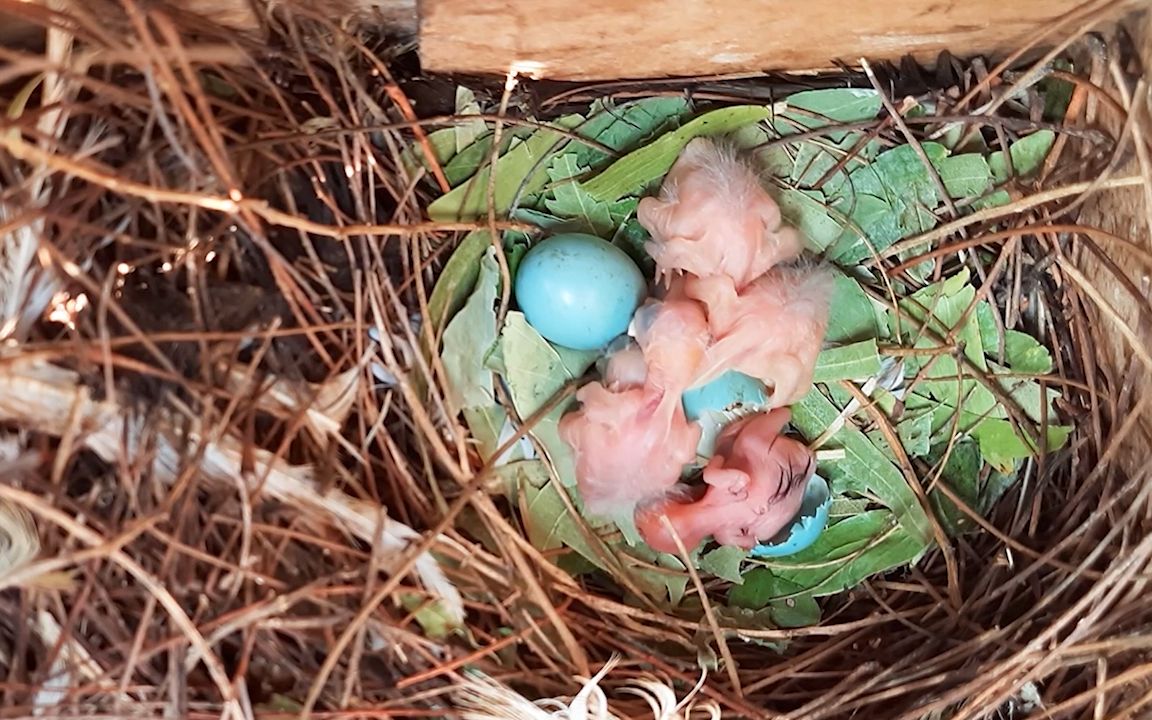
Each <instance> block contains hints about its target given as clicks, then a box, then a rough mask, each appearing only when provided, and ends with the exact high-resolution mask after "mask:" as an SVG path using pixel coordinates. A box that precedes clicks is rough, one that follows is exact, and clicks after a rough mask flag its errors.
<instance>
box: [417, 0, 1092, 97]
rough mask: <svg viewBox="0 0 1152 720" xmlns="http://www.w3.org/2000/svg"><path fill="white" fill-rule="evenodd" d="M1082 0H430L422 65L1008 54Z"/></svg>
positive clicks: (674, 64)
mask: <svg viewBox="0 0 1152 720" xmlns="http://www.w3.org/2000/svg"><path fill="white" fill-rule="evenodd" d="M1096 4H1100V3H1086V2H1084V0H885V1H883V2H867V3H853V2H850V1H846V0H806V1H805V2H794V1H793V0H745V1H744V2H735V1H733V0H729V1H728V2H723V1H722V0H423V1H422V2H421V8H420V9H421V40H420V42H421V50H420V52H421V60H422V63H423V67H424V68H425V69H426V70H429V71H433V72H457V73H468V74H471V73H475V74H489V73H492V74H504V73H506V72H507V71H508V68H509V66H510V64H511V63H512V62H513V61H529V62H535V63H540V64H541V65H542V66H543V71H542V76H544V77H549V78H553V79H557V80H593V79H621V78H654V77H667V76H691V75H701V74H716V73H736V72H755V71H761V70H780V69H792V70H803V69H824V68H829V67H832V64H833V61H835V60H843V61H846V62H849V63H855V61H856V60H857V59H858V58H859V57H861V56H865V57H868V58H870V59H876V60H880V59H898V58H899V57H901V56H903V55H905V54H909V53H911V54H914V55H917V56H919V57H925V58H934V57H935V55H936V54H937V53H938V52H939V51H940V50H942V49H945V48H947V49H948V50H950V51H951V52H952V53H953V54H956V55H964V54H967V53H981V54H985V53H987V54H996V53H997V52H1000V51H1005V50H1013V49H1016V48H1018V47H1020V45H1022V44H1023V43H1024V42H1025V41H1026V40H1027V39H1028V38H1030V37H1033V36H1035V34H1036V33H1037V31H1038V30H1039V29H1041V28H1045V27H1047V26H1050V25H1051V24H1052V23H1053V22H1054V21H1055V20H1056V19H1057V18H1059V17H1061V16H1062V15H1064V14H1066V13H1068V12H1070V11H1072V10H1075V9H1078V8H1084V7H1085V6H1087V5H1096Z"/></svg>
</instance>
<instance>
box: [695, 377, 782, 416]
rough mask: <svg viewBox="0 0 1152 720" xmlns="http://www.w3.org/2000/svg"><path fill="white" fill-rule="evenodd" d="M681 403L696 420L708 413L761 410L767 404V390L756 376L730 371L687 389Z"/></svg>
mask: <svg viewBox="0 0 1152 720" xmlns="http://www.w3.org/2000/svg"><path fill="white" fill-rule="evenodd" d="M681 401H682V402H683V403H684V414H685V415H687V416H688V419H689V420H696V419H698V418H699V417H700V416H702V415H703V414H704V413H706V412H708V411H714V412H732V411H736V410H759V409H760V408H762V407H764V406H765V405H766V404H767V403H768V389H767V387H765V385H764V383H762V382H760V381H759V380H757V379H756V378H754V377H751V376H749V375H745V374H744V373H741V372H736V371H735V370H729V371H728V372H726V373H724V374H723V375H721V376H720V377H718V378H716V379H715V380H713V381H712V382H710V383H708V384H707V385H700V386H697V387H694V388H690V389H688V390H686V391H685V392H684V394H683V395H682V396H681Z"/></svg>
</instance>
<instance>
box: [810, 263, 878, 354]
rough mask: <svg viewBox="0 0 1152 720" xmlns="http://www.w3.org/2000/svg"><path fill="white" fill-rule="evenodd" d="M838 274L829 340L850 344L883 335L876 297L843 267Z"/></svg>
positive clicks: (828, 331) (827, 333)
mask: <svg viewBox="0 0 1152 720" xmlns="http://www.w3.org/2000/svg"><path fill="white" fill-rule="evenodd" d="M834 274H835V286H834V288H833V290H832V300H831V306H832V307H833V308H835V311H834V312H832V313H831V314H830V315H829V317H828V329H827V331H826V332H825V334H824V340H825V342H829V343H835V344H847V343H851V342H856V341H860V340H867V339H869V338H875V337H877V336H879V334H880V326H879V323H878V322H877V317H876V308H875V305H874V303H873V302H872V299H871V298H869V297H868V295H866V294H865V293H864V289H863V288H861V287H860V283H858V282H856V281H855V280H853V279H852V278H850V277H848V276H847V275H845V274H844V273H843V272H841V271H836V272H835V273H834Z"/></svg>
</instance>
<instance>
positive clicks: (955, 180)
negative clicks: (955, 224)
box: [938, 153, 992, 200]
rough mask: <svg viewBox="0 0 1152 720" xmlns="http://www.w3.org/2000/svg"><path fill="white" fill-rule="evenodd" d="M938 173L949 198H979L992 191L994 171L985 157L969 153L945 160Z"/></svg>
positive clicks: (941, 162) (941, 163)
mask: <svg viewBox="0 0 1152 720" xmlns="http://www.w3.org/2000/svg"><path fill="white" fill-rule="evenodd" d="M938 171H939V173H940V179H941V180H942V181H943V182H944V189H945V190H947V191H948V195H949V197H952V198H956V199H961V200H967V199H969V198H978V197H980V196H982V195H983V194H984V193H986V192H988V191H989V190H991V189H992V170H991V168H989V166H988V161H987V160H985V159H984V156H983V155H978V154H976V153H969V154H966V155H955V156H952V157H947V158H944V159H943V160H941V161H940V164H939V167H938Z"/></svg>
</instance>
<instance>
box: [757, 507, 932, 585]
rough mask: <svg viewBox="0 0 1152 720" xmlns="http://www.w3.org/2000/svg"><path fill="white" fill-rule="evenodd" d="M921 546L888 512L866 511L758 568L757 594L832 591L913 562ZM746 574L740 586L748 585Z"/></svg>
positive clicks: (925, 546) (829, 528) (920, 542)
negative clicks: (761, 568)
mask: <svg viewBox="0 0 1152 720" xmlns="http://www.w3.org/2000/svg"><path fill="white" fill-rule="evenodd" d="M926 548H927V544H926V543H925V542H923V541H920V540H916V539H915V538H913V537H911V536H910V535H909V534H908V532H907V531H906V530H905V528H904V526H903V525H900V524H898V523H897V522H896V519H895V517H894V516H893V515H892V514H891V513H889V512H887V511H883V510H873V511H869V512H866V513H863V514H860V515H856V516H854V517H850V518H846V519H844V520H841V521H839V522H837V523H835V524H833V525H830V526H829V527H828V529H827V530H825V531H824V533H823V534H822V535H821V536H820V538H819V539H817V541H816V542H815V543H814V544H813V545H811V546H810V547H808V548H807V549H805V550H802V551H800V552H798V553H796V554H795V555H791V556H789V557H788V558H785V559H782V561H779V562H774V563H772V564H771V565H769V566H768V567H766V568H764V570H765V574H764V575H762V576H761V577H760V578H759V579H758V586H759V587H758V589H759V591H760V593H759V597H758V598H757V599H758V600H762V601H764V602H774V601H777V602H778V601H781V600H784V599H786V598H799V597H802V596H812V597H821V596H826V595H834V594H836V593H838V592H841V591H842V590H846V589H848V588H851V587H855V586H856V585H858V584H859V583H860V582H861V581H862V580H864V579H865V578H868V577H871V576H872V575H876V574H878V573H882V572H886V571H888V570H891V569H893V568H897V567H901V566H904V565H907V564H908V563H910V562H913V561H914V560H915V559H916V558H918V557H919V556H920V555H922V554H923V552H924V551H925V549H926ZM785 560H786V562H785ZM751 574H752V573H749V574H748V575H746V576H745V580H744V585H743V586H741V587H746V586H747V585H748V584H749V576H750V575H751Z"/></svg>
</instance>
